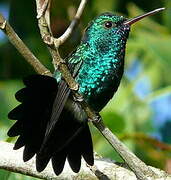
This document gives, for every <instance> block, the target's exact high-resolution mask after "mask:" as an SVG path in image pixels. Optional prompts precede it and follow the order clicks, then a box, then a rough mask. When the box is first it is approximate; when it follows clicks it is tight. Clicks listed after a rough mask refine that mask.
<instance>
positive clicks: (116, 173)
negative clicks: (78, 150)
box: [0, 142, 171, 180]
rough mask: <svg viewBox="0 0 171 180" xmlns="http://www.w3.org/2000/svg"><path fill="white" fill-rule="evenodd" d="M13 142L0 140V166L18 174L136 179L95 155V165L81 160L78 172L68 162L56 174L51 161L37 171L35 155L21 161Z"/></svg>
mask: <svg viewBox="0 0 171 180" xmlns="http://www.w3.org/2000/svg"><path fill="white" fill-rule="evenodd" d="M13 146H14V145H13V144H11V143H7V142H0V147H1V148H0V168H1V169H5V170H9V171H12V172H17V173H20V174H24V175H28V176H32V177H37V178H40V179H47V180H49V179H53V180H61V179H66V180H71V179H77V180H81V179H94V180H95V179H101V180H102V179H103V180H124V179H127V180H137V178H136V176H135V175H134V173H133V172H131V171H130V170H128V169H127V168H124V167H123V165H122V166H119V165H117V164H115V163H114V162H112V161H109V160H105V159H99V158H96V157H95V165H94V166H92V167H88V166H87V165H86V163H85V161H83V160H82V163H81V170H80V172H79V173H78V174H76V173H74V172H73V171H72V170H71V169H70V167H69V164H68V162H66V163H65V167H64V170H63V172H62V174H60V175H59V176H56V175H55V173H54V172H53V169H52V166H51V163H49V164H48V166H47V167H46V169H45V170H44V171H43V172H41V173H38V172H37V171H36V167H35V157H34V158H32V159H31V160H29V161H28V162H23V160H22V156H23V148H21V149H19V150H17V151H14V150H13ZM153 170H154V171H155V173H156V174H158V176H160V177H161V178H163V179H165V180H166V179H167V178H168V180H169V178H171V176H169V175H168V174H166V173H165V172H164V171H162V170H159V169H156V168H153Z"/></svg>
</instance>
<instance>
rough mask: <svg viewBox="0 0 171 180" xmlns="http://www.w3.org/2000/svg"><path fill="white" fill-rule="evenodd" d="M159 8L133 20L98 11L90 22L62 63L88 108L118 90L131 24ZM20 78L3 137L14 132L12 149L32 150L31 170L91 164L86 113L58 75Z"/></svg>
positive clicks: (97, 105) (98, 108) (99, 106)
mask: <svg viewBox="0 0 171 180" xmlns="http://www.w3.org/2000/svg"><path fill="white" fill-rule="evenodd" d="M163 9H164V8H160V9H156V10H154V11H151V12H149V13H146V14H144V15H141V16H138V17H135V18H133V19H126V18H124V17H123V16H117V15H114V14H112V13H104V14H101V15H100V16H98V17H97V18H95V19H94V20H93V21H91V22H90V24H89V25H88V27H87V28H86V30H85V33H84V35H83V38H82V40H81V43H80V45H79V46H78V48H77V49H76V50H75V51H74V52H73V53H72V54H70V55H69V56H68V57H67V58H66V61H67V64H68V67H69V69H70V71H71V73H72V75H73V77H74V78H75V80H76V81H77V82H78V83H79V93H80V94H81V95H82V96H83V97H84V99H85V101H86V102H87V103H88V104H89V106H90V107H91V108H92V109H93V110H94V111H96V112H100V111H101V110H102V109H103V108H104V106H105V105H106V104H107V103H108V101H109V100H110V99H111V98H112V97H113V95H114V93H115V92H116V91H117V89H118V86H119V84H120V81H121V78H122V75H123V71H124V56H125V46H126V42H127V39H128V35H129V31H130V27H131V25H132V24H133V23H135V22H137V21H139V20H140V19H142V18H144V17H146V16H149V15H153V14H155V13H157V12H159V11H161V10H163ZM23 82H24V85H25V87H24V88H23V89H21V90H19V91H18V92H17V93H16V94H15V97H16V99H17V100H18V101H19V102H21V104H20V105H18V106H17V107H16V108H14V109H13V110H12V111H11V112H10V113H9V115H8V117H9V119H13V120H17V121H16V123H15V124H14V125H13V126H12V127H11V128H10V130H9V131H8V135H9V136H10V137H13V136H19V138H18V139H17V141H16V143H15V146H14V149H15V150H16V149H19V148H21V147H22V146H24V152H23V160H24V161H28V160H29V159H31V158H32V157H33V156H34V155H35V154H36V168H37V171H39V172H41V171H43V170H44V169H45V167H46V166H47V164H48V162H49V160H50V159H51V160H52V166H53V169H54V172H55V173H56V175H59V174H60V173H61V172H62V170H63V167H64V164H65V161H66V159H67V160H68V162H69V164H70V167H71V169H72V170H73V171H74V172H79V170H80V166H81V157H83V158H84V160H85V161H86V162H87V164H89V165H93V163H94V157H93V145H92V139H91V134H90V130H89V127H88V116H87V114H86V113H85V111H84V110H83V109H82V108H81V106H80V104H79V103H78V102H77V101H75V100H74V98H73V94H72V91H71V90H70V89H69V87H68V85H67V84H66V82H65V81H64V80H63V78H62V75H61V73H60V72H59V71H58V70H57V71H56V72H55V73H54V75H53V77H48V76H43V75H31V76H29V77H27V78H25V79H24V80H23Z"/></svg>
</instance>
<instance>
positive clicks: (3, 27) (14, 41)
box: [0, 14, 52, 76]
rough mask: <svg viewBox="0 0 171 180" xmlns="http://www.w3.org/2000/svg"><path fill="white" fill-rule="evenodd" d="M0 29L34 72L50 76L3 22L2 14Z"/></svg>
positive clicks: (7, 24) (5, 22) (0, 16)
mask: <svg viewBox="0 0 171 180" xmlns="http://www.w3.org/2000/svg"><path fill="white" fill-rule="evenodd" d="M0 29H1V30H2V31H3V32H4V33H5V34H6V35H7V37H8V39H9V40H10V42H11V43H12V44H13V45H14V47H15V48H16V49H17V50H18V51H19V52H20V53H21V55H22V56H23V57H24V58H25V59H26V61H27V62H28V63H29V64H30V65H31V66H32V67H33V68H34V69H35V71H36V72H38V73H40V74H43V75H49V76H51V75H52V74H51V72H50V71H49V70H48V69H47V68H46V67H45V66H43V65H42V64H41V63H40V61H39V60H38V59H37V58H36V57H35V56H34V54H33V53H32V52H31V51H30V50H29V49H28V47H27V46H26V45H25V44H24V42H23V41H22V40H21V39H20V38H19V36H18V35H17V34H16V33H15V31H14V30H13V28H12V27H11V26H10V25H9V23H8V22H7V21H6V20H5V18H4V17H3V15H2V14H0Z"/></svg>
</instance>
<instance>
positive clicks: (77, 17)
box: [55, 0, 87, 45]
mask: <svg viewBox="0 0 171 180" xmlns="http://www.w3.org/2000/svg"><path fill="white" fill-rule="evenodd" d="M86 3H87V0H82V1H81V3H80V5H79V7H78V10H77V12H76V15H75V17H74V18H73V20H72V21H71V23H70V25H69V27H68V28H67V30H66V31H65V32H64V34H63V35H62V36H61V37H59V38H58V39H55V41H58V42H59V44H58V43H57V44H58V45H61V44H63V43H64V42H65V41H66V40H67V39H68V38H69V37H70V36H71V34H72V32H73V30H74V28H75V27H76V26H77V24H78V22H79V20H80V18H81V15H82V13H83V10H84V8H85V5H86Z"/></svg>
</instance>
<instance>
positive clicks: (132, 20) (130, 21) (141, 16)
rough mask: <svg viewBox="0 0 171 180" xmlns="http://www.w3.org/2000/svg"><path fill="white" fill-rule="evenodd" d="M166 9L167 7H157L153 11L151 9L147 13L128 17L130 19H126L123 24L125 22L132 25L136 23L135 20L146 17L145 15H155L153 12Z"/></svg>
mask: <svg viewBox="0 0 171 180" xmlns="http://www.w3.org/2000/svg"><path fill="white" fill-rule="evenodd" d="M164 9H165V8H158V9H155V10H153V11H150V12H148V13H146V14H143V15H140V16H137V17H135V18H132V19H128V20H127V21H125V22H124V23H123V24H124V25H132V24H134V23H135V22H137V21H139V20H141V19H143V18H145V17H147V16H151V15H153V14H156V13H158V12H160V11H163V10H164Z"/></svg>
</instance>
